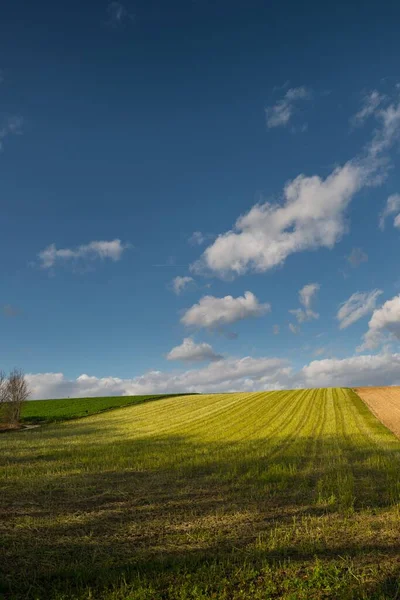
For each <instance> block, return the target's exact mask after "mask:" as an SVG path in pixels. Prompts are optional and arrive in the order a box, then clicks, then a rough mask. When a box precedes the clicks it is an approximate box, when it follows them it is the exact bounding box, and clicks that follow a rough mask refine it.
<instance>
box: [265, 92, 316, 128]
mask: <svg viewBox="0 0 400 600" xmlns="http://www.w3.org/2000/svg"><path fill="white" fill-rule="evenodd" d="M310 95H311V92H310V90H308V89H307V88H306V87H304V86H301V87H298V88H291V89H289V90H288V91H287V92H286V94H285V95H284V97H283V98H282V99H281V100H279V101H278V102H277V103H276V104H275V105H274V106H268V107H267V108H266V109H265V114H266V117H267V127H268V128H269V129H270V128H271V127H280V126H285V125H287V124H288V123H289V121H290V119H291V117H292V115H293V113H294V111H295V109H296V103H297V102H298V101H299V100H306V99H307V98H309V97H310Z"/></svg>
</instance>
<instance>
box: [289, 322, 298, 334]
mask: <svg viewBox="0 0 400 600" xmlns="http://www.w3.org/2000/svg"><path fill="white" fill-rule="evenodd" d="M289 329H290V331H291V332H292V333H294V335H297V334H298V333H300V327H299V326H298V325H293V323H289Z"/></svg>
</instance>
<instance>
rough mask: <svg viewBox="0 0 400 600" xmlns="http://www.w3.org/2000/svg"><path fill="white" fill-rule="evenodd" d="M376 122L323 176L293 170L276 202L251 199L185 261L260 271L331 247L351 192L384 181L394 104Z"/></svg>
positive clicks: (225, 271)
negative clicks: (356, 152)
mask: <svg viewBox="0 0 400 600" xmlns="http://www.w3.org/2000/svg"><path fill="white" fill-rule="evenodd" d="M375 116H376V119H377V120H378V122H379V124H380V127H379V128H378V129H377V130H376V132H375V134H374V136H373V139H372V141H371V142H370V143H369V144H368V146H367V147H366V149H365V151H364V153H363V154H360V156H358V157H355V158H354V159H353V160H350V161H348V162H347V163H345V164H344V165H343V166H339V167H337V168H335V169H334V170H333V171H332V173H330V175H328V176H327V177H326V178H325V179H323V178H321V177H319V176H317V175H314V176H310V177H308V176H306V175H303V174H301V175H299V176H298V177H296V178H295V179H294V180H292V181H289V182H288V183H287V184H286V185H285V187H284V189H283V201H282V203H269V202H266V203H264V204H256V205H255V206H253V207H252V208H251V209H250V211H249V212H248V213H247V214H245V215H243V216H240V217H239V219H238V220H237V221H236V223H235V226H234V228H233V230H230V231H228V232H226V233H223V234H220V235H219V236H218V237H217V239H216V240H215V241H214V242H213V243H212V244H211V245H210V246H209V247H208V248H206V250H205V251H204V253H203V254H202V256H201V258H200V260H198V261H197V262H196V263H194V264H193V265H192V266H191V269H192V270H193V271H195V272H199V273H204V274H214V275H217V276H219V277H232V276H235V275H243V274H244V273H246V272H248V271H250V270H252V271H255V272H264V271H267V270H269V269H272V268H274V267H277V266H280V265H283V264H284V262H285V261H286V259H287V258H288V257H289V256H290V255H291V254H294V253H296V252H304V251H306V250H316V249H318V248H328V249H331V248H333V246H334V245H335V244H336V243H337V242H338V241H339V240H340V239H341V237H342V236H343V235H344V233H346V231H347V229H348V226H347V222H346V210H347V207H348V205H349V203H350V202H351V200H352V199H353V197H354V195H355V194H356V193H357V192H359V191H360V190H361V189H363V188H365V187H366V186H371V185H380V184H382V182H383V181H384V179H385V177H386V175H387V170H388V165H389V161H388V158H387V156H385V155H384V154H382V153H383V152H384V151H386V150H388V148H389V147H390V146H391V144H393V143H394V142H395V141H397V139H398V137H399V132H400V104H398V105H394V104H391V105H390V106H388V107H387V108H385V109H382V110H377V111H376V115H375Z"/></svg>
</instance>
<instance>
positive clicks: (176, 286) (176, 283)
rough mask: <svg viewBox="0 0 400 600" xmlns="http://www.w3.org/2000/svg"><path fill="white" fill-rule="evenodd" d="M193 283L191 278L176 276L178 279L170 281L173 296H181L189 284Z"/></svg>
mask: <svg viewBox="0 0 400 600" xmlns="http://www.w3.org/2000/svg"><path fill="white" fill-rule="evenodd" d="M193 281H194V279H193V277H180V276H179V275H178V277H175V278H174V279H173V280H172V289H173V290H174V292H175V294H176V295H177V296H179V294H181V293H182V292H183V291H184V290H185V289H186V288H187V286H188V285H189V284H190V283H193Z"/></svg>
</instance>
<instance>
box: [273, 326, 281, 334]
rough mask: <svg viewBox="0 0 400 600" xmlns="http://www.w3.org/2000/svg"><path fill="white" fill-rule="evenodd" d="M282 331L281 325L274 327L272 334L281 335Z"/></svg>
mask: <svg viewBox="0 0 400 600" xmlns="http://www.w3.org/2000/svg"><path fill="white" fill-rule="evenodd" d="M280 330H281V328H280V327H279V325H274V326H273V328H272V333H273V334H274V335H279V332H280Z"/></svg>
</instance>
